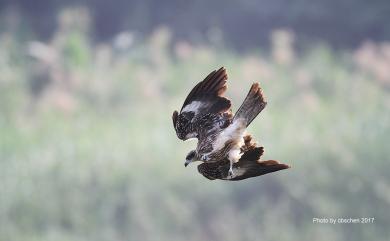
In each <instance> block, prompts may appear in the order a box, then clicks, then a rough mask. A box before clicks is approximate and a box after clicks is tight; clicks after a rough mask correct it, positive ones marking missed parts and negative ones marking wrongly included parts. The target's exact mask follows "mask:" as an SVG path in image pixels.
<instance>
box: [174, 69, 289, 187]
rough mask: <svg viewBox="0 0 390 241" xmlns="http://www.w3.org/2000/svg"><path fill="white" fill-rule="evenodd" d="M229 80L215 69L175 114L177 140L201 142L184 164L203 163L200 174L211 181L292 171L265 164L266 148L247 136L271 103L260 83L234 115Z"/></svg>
mask: <svg viewBox="0 0 390 241" xmlns="http://www.w3.org/2000/svg"><path fill="white" fill-rule="evenodd" d="M227 79H228V77H227V73H226V69H225V68H224V67H222V68H220V69H219V70H214V71H213V72H211V73H210V74H209V75H208V76H207V77H206V78H205V79H204V80H203V81H201V82H199V83H198V84H197V85H196V86H195V87H194V88H193V89H192V90H191V92H190V93H189V94H188V96H187V98H186V99H185V101H184V103H183V106H182V108H181V110H180V113H179V112H178V111H174V112H173V115H172V120H173V126H174V128H175V131H176V134H177V137H178V138H179V139H181V140H183V141H184V140H187V139H191V138H197V139H198V144H197V147H196V149H195V150H192V151H190V152H189V153H188V154H187V156H186V161H185V163H184V165H185V166H187V165H188V164H189V163H191V162H194V161H201V162H203V163H202V164H200V165H198V171H199V173H201V174H202V175H203V176H205V177H206V178H208V179H210V180H214V179H223V180H242V179H246V178H250V177H255V176H260V175H264V174H266V173H270V172H275V171H279V170H282V169H286V168H289V166H288V165H286V164H282V163H279V162H278V161H275V160H268V161H261V160H260V157H261V156H262V154H263V153H264V148H263V147H261V146H257V144H256V143H255V142H253V140H252V137H251V136H250V135H248V134H247V133H246V128H247V127H248V126H249V125H250V123H251V122H252V121H253V120H254V119H255V118H256V116H257V115H258V114H259V113H260V112H261V111H262V110H263V109H264V108H265V106H266V104H267V102H266V101H265V99H264V96H263V93H262V90H261V88H260V86H259V84H258V83H254V84H253V85H252V86H251V88H250V90H249V93H248V94H247V96H246V98H245V100H244V101H243V103H242V104H241V106H240V107H239V108H238V110H237V112H236V113H235V114H234V115H233V113H232V110H231V102H230V100H229V99H227V98H226V97H224V96H223V94H224V93H225V91H226V89H227V84H226V82H227Z"/></svg>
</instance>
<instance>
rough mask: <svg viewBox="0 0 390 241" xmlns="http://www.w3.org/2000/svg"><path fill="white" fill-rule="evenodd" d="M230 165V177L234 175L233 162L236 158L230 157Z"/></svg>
mask: <svg viewBox="0 0 390 241" xmlns="http://www.w3.org/2000/svg"><path fill="white" fill-rule="evenodd" d="M229 161H230V167H229V176H230V177H234V172H233V163H234V160H233V159H230V160H229Z"/></svg>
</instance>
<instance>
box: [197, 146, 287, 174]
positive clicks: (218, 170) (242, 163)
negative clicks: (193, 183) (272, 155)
mask: <svg viewBox="0 0 390 241" xmlns="http://www.w3.org/2000/svg"><path fill="white" fill-rule="evenodd" d="M263 153H264V148H263V147H255V148H252V149H250V150H246V151H245V152H244V154H243V155H242V156H241V158H240V160H239V161H238V162H237V163H234V164H233V172H234V176H233V177H231V176H229V165H230V164H229V160H227V159H225V160H223V161H221V162H215V163H210V162H204V163H202V164H200V165H198V171H199V173H200V174H202V175H203V176H204V177H206V178H208V179H210V180H215V179H222V180H228V181H238V180H243V179H246V178H251V177H257V176H261V175H264V174H267V173H271V172H276V171H280V170H283V169H287V168H290V166H288V165H286V164H283V163H279V162H278V161H274V160H268V161H260V160H259V158H260V156H261V155H262V154H263Z"/></svg>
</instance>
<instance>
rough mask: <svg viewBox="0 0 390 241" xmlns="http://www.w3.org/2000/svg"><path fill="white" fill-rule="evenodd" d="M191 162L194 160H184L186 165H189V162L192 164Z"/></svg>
mask: <svg viewBox="0 0 390 241" xmlns="http://www.w3.org/2000/svg"><path fill="white" fill-rule="evenodd" d="M191 162H192V160H186V161H185V162H184V166H185V167H187V166H188V164H190V163H191Z"/></svg>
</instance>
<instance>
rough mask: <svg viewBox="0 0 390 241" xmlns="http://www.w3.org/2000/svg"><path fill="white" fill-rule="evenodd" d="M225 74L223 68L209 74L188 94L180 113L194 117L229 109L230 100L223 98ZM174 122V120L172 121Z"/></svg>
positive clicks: (225, 85)
mask: <svg viewBox="0 0 390 241" xmlns="http://www.w3.org/2000/svg"><path fill="white" fill-rule="evenodd" d="M226 80H227V73H226V69H225V68H224V67H222V68H220V69H219V70H214V71H213V72H211V73H210V74H209V75H208V76H207V77H206V78H205V79H204V80H203V81H201V82H199V83H198V84H197V85H196V86H195V87H194V88H193V89H192V90H191V92H190V93H189V94H188V96H187V98H186V99H185V101H184V104H183V106H182V108H181V110H180V113H181V114H182V113H191V114H188V115H192V117H195V116H197V115H201V114H206V113H221V112H225V111H227V110H229V109H230V107H231V103H230V100H228V99H227V98H225V97H223V96H222V95H223V93H224V92H225V91H226V89H227V84H226ZM174 121H175V120H174Z"/></svg>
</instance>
